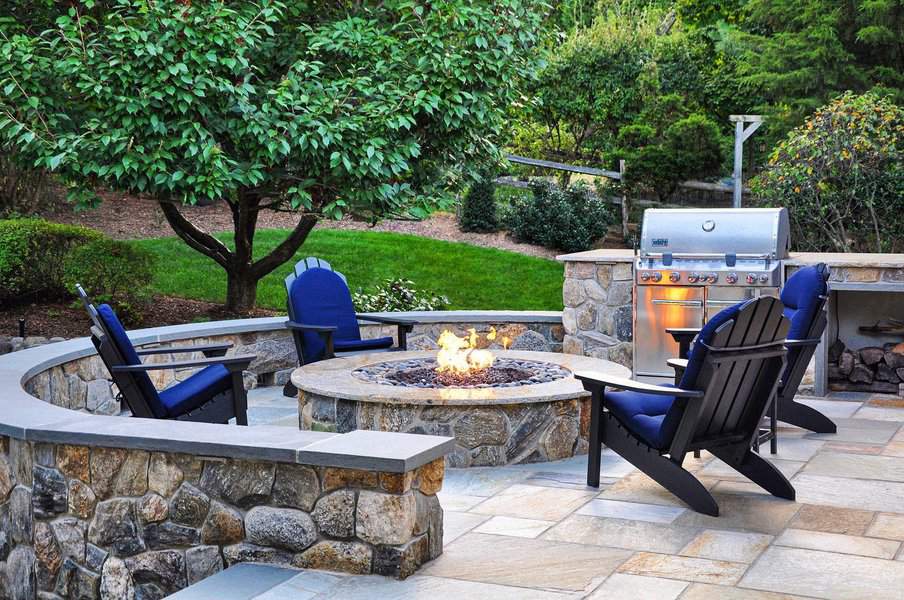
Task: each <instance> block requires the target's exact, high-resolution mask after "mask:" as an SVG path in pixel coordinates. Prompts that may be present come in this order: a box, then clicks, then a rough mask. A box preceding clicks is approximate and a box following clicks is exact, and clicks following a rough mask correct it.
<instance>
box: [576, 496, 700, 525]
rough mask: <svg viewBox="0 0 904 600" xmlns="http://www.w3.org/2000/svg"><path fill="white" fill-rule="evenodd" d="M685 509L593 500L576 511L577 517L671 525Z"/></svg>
mask: <svg viewBox="0 0 904 600" xmlns="http://www.w3.org/2000/svg"><path fill="white" fill-rule="evenodd" d="M685 510H686V509H685V508H684V507H680V506H663V505H659V504H642V503H640V502H622V501H621V500H605V499H599V498H597V499H594V500H591V501H590V502H588V503H587V504H585V505H584V506H582V507H581V508H580V510H578V514H579V515H589V516H592V517H611V518H614V519H631V520H634V521H649V522H651V523H671V522H673V521H674V520H675V519H676V518H677V517H678V516H679V515H681V514H682V513H683V512H684V511H685Z"/></svg>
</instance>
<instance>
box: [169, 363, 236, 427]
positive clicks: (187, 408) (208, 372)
mask: <svg viewBox="0 0 904 600" xmlns="http://www.w3.org/2000/svg"><path fill="white" fill-rule="evenodd" d="M231 388H232V375H231V374H230V373H229V369H227V368H226V367H224V366H223V365H211V366H209V367H205V368H203V369H201V370H200V371H198V372H197V373H194V374H192V375H191V377H189V378H188V379H186V380H185V381H180V382H179V383H177V384H175V385H173V386H171V387H168V388H167V389H165V390H163V391H162V392H160V401H161V402H162V403H163V405H164V406H165V407H166V411H167V416H170V417H179V416H182V415H184V414H186V413H189V412H191V411H193V410H195V409H196V408H198V407H200V406H202V405H203V404H205V403H207V402H208V401H210V400H211V399H212V398H213V397H214V396H216V395H217V394H220V393H222V392H225V391H227V390H229V389H231Z"/></svg>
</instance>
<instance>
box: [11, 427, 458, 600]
mask: <svg viewBox="0 0 904 600" xmlns="http://www.w3.org/2000/svg"><path fill="white" fill-rule="evenodd" d="M442 478H443V460H442V459H441V458H440V459H437V460H434V461H433V462H431V463H428V464H427V465H424V466H422V467H420V468H418V469H416V470H413V471H409V472H407V473H404V474H398V473H378V472H367V471H358V470H351V469H340V468H329V467H311V466H305V465H299V464H288V463H280V462H267V461H243V460H237V459H231V458H230V459H226V458H216V457H199V456H191V455H185V454H169V453H161V452H147V451H144V450H126V449H120V448H103V447H90V448H89V447H86V446H71V445H57V444H44V443H31V442H24V441H21V440H18V439H15V438H9V437H0V598H4V599H10V600H33V599H35V598H40V599H42V600H60V599H63V598H71V599H76V598H77V599H80V600H91V599H96V598H103V599H116V600H133V599H141V600H148V599H158V598H163V597H165V596H167V595H169V594H172V593H174V592H176V591H178V590H179V589H182V588H184V587H186V586H187V585H191V584H192V583H195V582H197V581H199V580H201V579H203V578H205V577H207V576H209V575H211V574H213V573H215V572H217V571H219V570H221V569H223V568H224V567H226V566H230V565H232V564H235V563H239V562H267V563H276V564H282V565H289V566H294V567H303V568H317V569H330V570H338V571H344V572H349V573H377V574H381V575H390V576H395V577H399V578H404V577H407V576H408V575H409V574H411V573H412V572H413V571H414V570H415V569H416V568H417V567H418V566H419V565H420V564H422V563H424V562H426V561H427V560H430V559H432V558H434V557H436V556H438V555H439V554H440V553H441V551H442V509H441V508H440V505H439V500H438V499H437V496H436V493H437V492H438V491H439V489H440V487H441V485H442Z"/></svg>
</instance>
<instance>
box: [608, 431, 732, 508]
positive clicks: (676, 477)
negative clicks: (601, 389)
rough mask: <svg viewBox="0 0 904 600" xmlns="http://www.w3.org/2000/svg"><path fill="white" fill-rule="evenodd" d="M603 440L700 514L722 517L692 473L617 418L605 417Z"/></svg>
mask: <svg viewBox="0 0 904 600" xmlns="http://www.w3.org/2000/svg"><path fill="white" fill-rule="evenodd" d="M602 440H603V442H604V443H605V444H606V446H607V447H609V448H611V449H612V450H614V451H615V452H617V453H618V454H619V455H620V456H621V457H622V458H624V459H625V460H627V461H628V462H630V463H631V464H633V465H634V466H635V467H637V468H638V469H640V470H641V471H643V472H644V473H645V474H646V475H648V476H649V477H650V478H651V479H653V480H654V481H656V482H657V483H658V484H659V485H661V486H662V487H664V488H665V489H667V490H668V491H670V492H672V493H673V494H675V496H677V497H678V498H679V499H681V500H682V501H683V502H685V503H686V504H687V505H688V506H690V507H691V508H692V509H694V510H695V511H697V512H699V513H703V514H705V515H710V516H713V517H718V516H719V505H718V504H717V503H716V500H715V498H713V497H712V494H710V493H709V490H707V489H706V487H704V485H703V484H702V483H700V481H698V480H697V478H696V477H694V476H693V475H692V474H691V473H689V472H688V471H685V470H684V469H682V468H681V467H680V466H679V465H678V464H676V463H675V462H674V461H672V460H671V459H669V458H666V457H664V456H662V455H660V454H659V452H657V451H656V450H653V449H651V448H650V447H648V446H647V445H645V444H643V443H641V442H639V441H638V440H637V438H635V437H634V436H633V435H631V434H630V433H629V432H628V431H627V430H626V429H625V428H624V427H622V426H621V425H620V424H619V423H618V421H616V420H615V418H614V417H608V416H607V417H604V423H603V426H602Z"/></svg>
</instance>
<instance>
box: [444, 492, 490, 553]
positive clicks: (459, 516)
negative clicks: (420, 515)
mask: <svg viewBox="0 0 904 600" xmlns="http://www.w3.org/2000/svg"><path fill="white" fill-rule="evenodd" d="M440 506H443V507H444V508H445V505H443V504H442V501H440ZM490 518H492V517H490V516H489V515H476V514H474V513H466V512H455V511H451V510H443V545H444V546H446V545H448V544H450V543H452V542H453V541H455V540H457V539H458V538H460V537H461V536H463V535H464V534H466V533H468V532H469V531H471V530H472V529H474V528H475V527H477V526H478V525H480V524H481V523H484V522H485V521H487V520H489V519H490Z"/></svg>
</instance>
